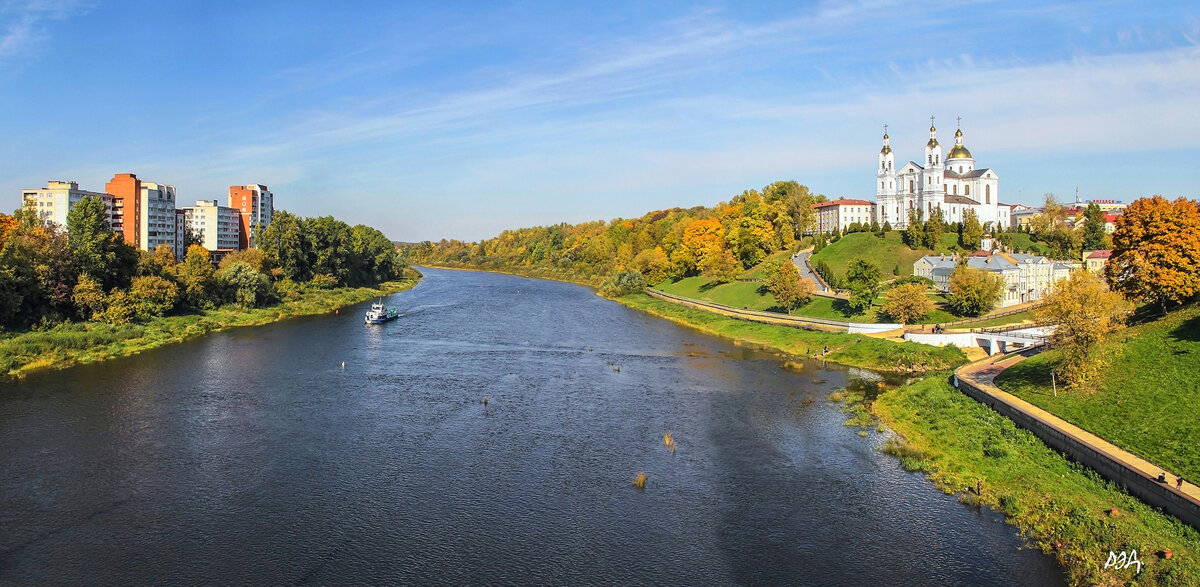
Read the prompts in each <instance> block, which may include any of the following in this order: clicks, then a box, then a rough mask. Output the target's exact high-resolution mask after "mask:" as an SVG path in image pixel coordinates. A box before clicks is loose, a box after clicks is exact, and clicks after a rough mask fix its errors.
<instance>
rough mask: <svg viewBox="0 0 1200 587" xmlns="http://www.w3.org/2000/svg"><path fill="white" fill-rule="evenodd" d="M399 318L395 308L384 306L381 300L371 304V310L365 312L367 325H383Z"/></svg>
mask: <svg viewBox="0 0 1200 587" xmlns="http://www.w3.org/2000/svg"><path fill="white" fill-rule="evenodd" d="M399 317H400V312H398V311H397V310H396V308H393V307H390V306H384V305H383V300H380V301H378V302H375V303H374V304H371V309H370V310H367V324H383V323H384V322H390V321H392V320H395V319H396V318H399Z"/></svg>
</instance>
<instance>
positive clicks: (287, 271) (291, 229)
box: [0, 196, 406, 329]
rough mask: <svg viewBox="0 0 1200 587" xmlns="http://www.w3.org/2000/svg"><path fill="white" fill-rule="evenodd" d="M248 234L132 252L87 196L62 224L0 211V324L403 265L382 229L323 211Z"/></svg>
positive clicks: (112, 316)
mask: <svg viewBox="0 0 1200 587" xmlns="http://www.w3.org/2000/svg"><path fill="white" fill-rule="evenodd" d="M258 242H260V243H263V244H264V246H261V247H260V248H257V249H248V250H244V251H236V252H233V253H230V254H228V255H227V256H226V257H225V258H224V259H222V261H221V263H220V265H219V266H214V265H213V263H212V260H211V257H210V254H209V252H208V251H207V250H205V249H204V248H203V247H201V246H199V245H191V246H189V247H188V248H187V251H186V253H185V255H184V258H183V259H176V258H175V255H174V253H173V252H172V250H171V247H169V246H167V245H161V246H159V247H158V248H157V249H155V250H154V251H139V250H137V249H136V248H134V247H133V246H131V245H129V244H128V243H125V242H124V240H123V238H122V236H121V235H120V234H118V233H116V232H113V230H112V229H111V227H110V226H109V223H108V220H107V217H106V215H105V209H104V204H103V202H101V200H100V199H99V198H96V197H94V196H89V197H85V198H83V199H82V200H81V201H80V202H78V203H77V204H75V205H74V206H73V207H72V208H71V210H70V212H69V213H68V214H67V226H66V227H65V228H64V227H60V226H57V225H51V226H44V225H43V224H42V223H41V222H40V221H39V219H38V217H37V214H36V212H35V211H34V210H32V209H29V208H23V209H20V210H17V211H16V212H14V213H13V215H11V216H9V215H6V214H0V327H3V328H5V329H23V328H29V327H34V328H45V327H50V326H53V325H54V324H57V323H60V322H64V321H68V320H78V319H83V320H98V321H104V322H110V323H126V322H131V321H139V320H145V319H149V318H153V317H157V316H164V315H167V314H180V313H189V312H195V311H200V310H205V309H210V308H214V307H217V306H220V305H224V304H238V305H240V306H243V307H260V306H265V305H269V304H271V303H275V302H276V301H279V300H281V299H283V300H286V299H290V298H293V297H296V296H298V295H299V294H300V293H301V292H302V291H304V290H305V289H306V288H314V287H315V288H330V287H336V286H357V285H369V284H375V283H380V282H382V281H387V280H389V279H395V278H396V277H399V276H400V275H401V273H402V271H403V270H404V269H405V267H406V263H405V262H404V260H403V259H402V258H401V257H400V256H399V254H398V253H397V251H396V248H395V246H394V245H393V244H392V242H391V241H390V240H388V239H387V237H385V236H384V235H383V233H381V232H379V231H378V230H376V229H374V228H371V227H368V226H364V225H361V224H360V225H357V226H353V227H351V226H349V225H347V224H346V223H344V222H341V221H339V220H336V219H334V218H333V217H331V216H323V217H319V218H300V217H297V216H294V215H292V214H289V213H287V212H286V211H279V212H277V213H276V214H275V220H274V221H273V222H272V223H271V225H269V226H267V227H266V228H265V229H263V230H260V231H259V234H258ZM266 245H269V246H266Z"/></svg>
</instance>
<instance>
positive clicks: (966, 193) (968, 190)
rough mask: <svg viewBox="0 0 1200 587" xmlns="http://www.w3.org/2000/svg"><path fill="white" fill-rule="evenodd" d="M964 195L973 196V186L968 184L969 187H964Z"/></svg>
mask: <svg viewBox="0 0 1200 587" xmlns="http://www.w3.org/2000/svg"><path fill="white" fill-rule="evenodd" d="M963 195H967V196H969V195H971V184H967V185H964V186H963Z"/></svg>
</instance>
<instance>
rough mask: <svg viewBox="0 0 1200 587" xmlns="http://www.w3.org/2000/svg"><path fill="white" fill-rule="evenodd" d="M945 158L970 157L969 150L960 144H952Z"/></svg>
mask: <svg viewBox="0 0 1200 587" xmlns="http://www.w3.org/2000/svg"><path fill="white" fill-rule="evenodd" d="M946 158H947V159H971V152H970V151H968V150H967V148H966V147H964V146H962V145H954V148H952V149H950V152H949V153H947V154H946Z"/></svg>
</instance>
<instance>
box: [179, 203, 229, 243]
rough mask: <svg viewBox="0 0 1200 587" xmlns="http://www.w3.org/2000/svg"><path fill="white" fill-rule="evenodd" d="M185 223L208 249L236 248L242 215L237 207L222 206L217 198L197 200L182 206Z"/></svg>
mask: <svg viewBox="0 0 1200 587" xmlns="http://www.w3.org/2000/svg"><path fill="white" fill-rule="evenodd" d="M183 213H184V218H185V219H186V220H185V223H186V225H187V227H188V228H189V229H191V231H192V233H193V234H195V235H196V236H198V237H199V238H200V245H201V246H203V247H204V248H206V249H208V250H209V251H222V250H227V251H229V250H237V248H238V239H239V237H240V236H241V234H242V230H241V227H242V219H241V217H242V215H241V212H240V211H239V210H238V209H237V208H230V207H228V206H222V205H220V203H218V201H217V200H197V201H196V205H195V206H186V207H184V208H183Z"/></svg>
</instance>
